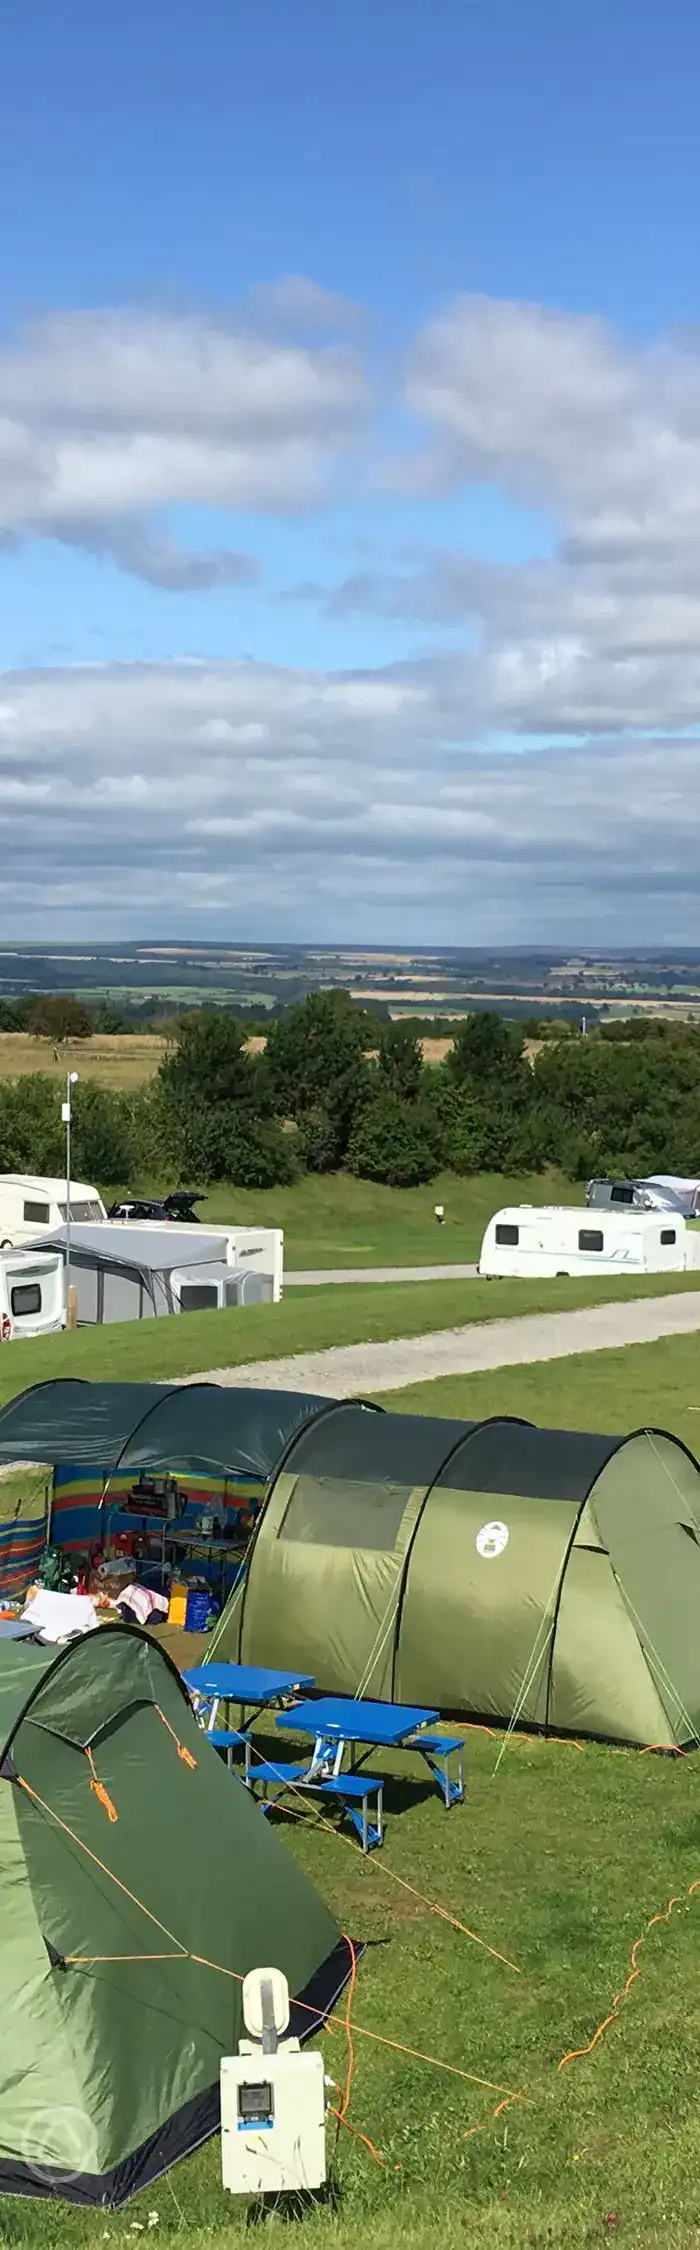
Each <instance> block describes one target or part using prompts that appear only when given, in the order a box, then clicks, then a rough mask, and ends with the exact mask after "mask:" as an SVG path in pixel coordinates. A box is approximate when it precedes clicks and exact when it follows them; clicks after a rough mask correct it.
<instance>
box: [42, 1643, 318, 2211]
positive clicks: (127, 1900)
mask: <svg viewBox="0 0 700 2250" xmlns="http://www.w3.org/2000/svg"><path fill="white" fill-rule="evenodd" d="M183 1752H185V1753H186V1754H187V1755H186V1756H183V1755H182V1753H183ZM115 1816H116V1817H115ZM0 1867H1V1869H2V1909H3V1911H2V1924H1V1927H0V2192H4V2193H11V2194H18V2195H32V2196H41V2195H52V2194H54V2195H55V2194H58V2195H61V2196H65V2197H67V2198H68V2199H69V2200H70V2201H71V2202H77V2203H84V2204H97V2205H103V2206H107V2207H112V2206H116V2205H119V2204H121V2203H123V2202H125V2201H126V2200H127V2199H128V2197H129V2196H130V2195H133V2194H134V2193H135V2191H136V2190H137V2189H138V2188H140V2187H143V2186H145V2185H146V2184H147V2183H148V2182H150V2181H152V2180H154V2179H157V2178H158V2177H159V2175H160V2174H161V2173H162V2172H164V2171H166V2170H167V2169H168V2167H169V2165H171V2164H172V2163H174V2162H175V2161H176V2159H178V2158H179V2157H181V2156H185V2155H187V2154H188V2153H189V2152H190V2151H191V2150H192V2149H194V2148H196V2147H198V2145H199V2143H200V2142H201V2141H203V2140H205V2139H206V2138H207V2137H208V2135H209V2134H210V2133H212V2132H214V2131H215V2130H216V2128H217V2126H218V2123H219V2062H220V2058H221V2056H222V2055H223V2054H230V2053H232V2052H235V2050H236V2047H237V2043H238V2039H239V2036H240V2033H241V2031H242V2016H241V1982H240V1980H241V1979H242V1977H243V1976H244V1975H245V1974H246V1972H247V1970H248V1969H250V1968H253V1967H255V1966H262V1965H264V1964H266V1963H267V1962H273V1963H274V1964H275V1965H277V1966H279V1967H280V1968H281V1969H283V1970H284V1972H285V1974H286V1976H287V1978H288V1981H289V1987H290V1992H292V1993H293V1994H294V1995H295V1996H296V1998H297V2000H298V2001H301V2002H304V2003H305V2005H304V2007H303V2008H302V2007H297V2008H296V2010H295V2019H294V2022H293V2029H294V2030H296V2032H297V2033H298V2035H299V2036H302V2037H304V2036H307V2035H308V2033H309V2031H310V2030H312V2029H314V2028H317V2026H318V2023H319V2021H320V2020H322V2017H323V2014H324V2012H325V2011H326V2009H327V2008H328V2006H329V2005H330V2004H331V2002H332V2000H333V1999H334V1998H335V1996H336V1994H337V1992H338V1991H339V1990H340V1988H341V1986H342V1984H343V1982H344V1979H345V1975H346V1972H347V1961H346V1952H347V1949H346V1947H345V1945H344V1944H343V1941H342V1940H341V1939H340V1935H339V1931H338V1929H337V1927H336V1925H335V1923H334V1921H333V1919H332V1917H331V1915H330V1914H329V1913H328V1912H327V1909H326V1907H325V1906H324V1905H323V1904H322V1903H321V1900H320V1899H319V1898H318V1897H317V1896H316V1893H315V1891H314V1890H313V1888H312V1886H311V1884H310V1883H309V1881H308V1879H307V1877H306V1876H305V1875H304V1874H303V1873H302V1870H301V1869H300V1868H299V1867H298V1866H297V1864H296V1862H295V1861H294V1859H293V1858H292V1856H291V1854H290V1853H289V1851H287V1850H286V1848H285V1846H284V1845H283V1844H282V1843H280V1841H279V1839H278V1838H277V1837H276V1836H275V1835H274V1833H273V1832H272V1831H271V1830H270V1829H269V1827H268V1825H267V1823H266V1822H265V1821H263V1820H261V1818H260V1812H259V1810H258V1809H257V1808H256V1807H255V1806H254V1805H253V1803H252V1802H251V1800H250V1798H249V1796H248V1794H247V1792H246V1790H245V1789H243V1788H242V1787H241V1786H240V1785H239V1783H238V1781H237V1780H236V1779H235V1778H232V1776H231V1775H230V1774H229V1773H228V1772H227V1771H226V1769H225V1767H224V1766H223V1765H222V1764H221V1762H220V1760H219V1758H218V1757H217V1754H216V1751H215V1750H213V1749H212V1748H211V1745H210V1744H209V1743H207V1742H206V1740H205V1738H204V1736H203V1735H202V1734H201V1732H200V1730H199V1728H198V1727H197V1725H196V1723H195V1720H194V1718H193V1715H192V1711H191V1708H190V1704H189V1701H188V1698H187V1695H186V1692H185V1689H184V1687H183V1685H182V1682H181V1680H180V1678H179V1675H178V1673H177V1672H176V1671H175V1668H174V1666H173V1665H172V1664H171V1662H170V1659H169V1657H167V1656H166V1655H165V1654H164V1653H163V1651H162V1650H161V1649H159V1648H158V1647H157V1646H156V1645H155V1644H154V1643H153V1642H152V1641H150V1640H149V1639H148V1638H147V1636H146V1635H145V1634H142V1633H139V1632H138V1631H134V1630H130V1629H129V1628H127V1627H125V1626H105V1627H102V1628H101V1629H100V1630H99V1631H98V1632H96V1633H92V1634H90V1635H88V1636H86V1637H85V1638H84V1639H82V1640H80V1641H77V1642H73V1643H71V1644H69V1645H68V1646H67V1647H66V1648H64V1649H63V1650H62V1651H61V1652H60V1654H58V1655H57V1654H56V1651H55V1650H47V1649H41V1648H36V1647H26V1646H24V1647H23V1646H22V1645H21V1644H18V1643H16V1642H8V1641H2V1642H0ZM315 2011H318V2012H317V2013H315Z"/></svg>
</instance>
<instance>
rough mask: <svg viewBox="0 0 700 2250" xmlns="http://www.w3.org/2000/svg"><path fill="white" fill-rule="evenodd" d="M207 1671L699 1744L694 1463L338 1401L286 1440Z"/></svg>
mask: <svg viewBox="0 0 700 2250" xmlns="http://www.w3.org/2000/svg"><path fill="white" fill-rule="evenodd" d="M216 1644H217V1655H219V1656H221V1657H224V1656H231V1657H235V1656H240V1657H241V1658H242V1659H243V1661H244V1662H246V1663H259V1664H269V1665H280V1666H287V1665H291V1666H292V1667H294V1668H295V1669H299V1670H303V1671H305V1672H310V1673H313V1674H314V1676H315V1678H316V1681H317V1684H318V1686H319V1687H320V1688H322V1689H324V1690H326V1691H329V1692H335V1693H336V1694H351V1695H355V1694H360V1695H368V1696H373V1697H379V1698H392V1699H395V1700H398V1701H400V1702H405V1703H411V1704H422V1705H425V1706H431V1707H433V1706H435V1707H438V1708H439V1709H441V1710H442V1711H444V1712H446V1713H465V1714H466V1713H468V1714H470V1715H472V1716H475V1717H480V1718H485V1719H488V1720H496V1721H500V1722H505V1723H511V1722H516V1721H520V1722H522V1724H524V1725H527V1726H532V1727H536V1728H544V1729H551V1730H552V1731H562V1732H564V1733H575V1734H587V1735H594V1736H600V1737H602V1738H604V1739H607V1740H615V1741H622V1742H628V1743H640V1744H652V1743H653V1744H662V1743H663V1744H666V1743H668V1744H686V1743H691V1742H694V1741H696V1740H697V1739H698V1738H700V1469H699V1468H698V1465H697V1463H696V1462H695V1461H694V1460H693V1458H692V1456H691V1455H690V1454H689V1453H688V1452H687V1451H686V1449H685V1447H684V1446H683V1445H681V1444H680V1443H679V1442H678V1441H677V1440H676V1439H674V1438H672V1437H670V1436H668V1435H667V1434H666V1433H665V1432H663V1431H657V1430H652V1429H647V1430H641V1431H638V1432H637V1433H636V1434H635V1435H634V1436H631V1437H627V1438H621V1437H600V1436H596V1435H586V1434H583V1433H578V1432H573V1431H567V1430H539V1429H535V1428H533V1427H531V1426H530V1425H529V1424H525V1423H519V1422H516V1421H507V1420H502V1421H498V1420H494V1421H491V1422H484V1423H476V1424H473V1425H469V1424H464V1423H462V1424H460V1423H456V1422H455V1423H450V1422H447V1421H438V1420H432V1419H431V1420H428V1419H427V1418H422V1417H421V1418H419V1417H417V1416H410V1415H394V1414H391V1413H388V1414H381V1415H375V1414H372V1413H368V1412H367V1411H366V1409H364V1408H362V1407H360V1406H357V1405H354V1404H352V1403H342V1402H339V1403H338V1404H337V1405H336V1406H335V1407H334V1409H333V1410H332V1411H326V1412H325V1413H324V1414H322V1415H318V1416H317V1417H316V1418H315V1419H314V1420H313V1421H311V1422H309V1423H308V1424H306V1426H305V1427H304V1428H302V1429H300V1430H298V1431H297V1434H296V1435H295V1436H294V1437H293V1438H292V1439H291V1440H290V1442H289V1444H288V1446H287V1448H286V1451H285V1454H284V1457H283V1460H282V1463H281V1466H280V1468H279V1470H278V1472H277V1475H276V1476H275V1478H274V1479H273V1480H272V1484H271V1488H270V1492H269V1496H268V1500H267V1504H266V1507H265V1509H264V1511H263V1514H262V1517H261V1520H260V1524H259V1527H258V1531H257V1533H256V1536H255V1538H254V1541H253V1544H252V1548H251V1553H250V1557H249V1564H248V1573H247V1579H246V1582H245V1585H244V1587H243V1589H242V1590H241V1589H239V1590H238V1591H237V1592H235V1593H234V1594H233V1595H232V1596H231V1598H230V1601H229V1603H228V1605H227V1609H226V1610H225V1611H224V1614H223V1617H222V1619H221V1622H220V1625H219V1628H218V1631H217V1635H216Z"/></svg>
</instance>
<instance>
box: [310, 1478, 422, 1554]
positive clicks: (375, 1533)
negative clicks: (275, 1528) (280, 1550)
mask: <svg viewBox="0 0 700 2250" xmlns="http://www.w3.org/2000/svg"><path fill="white" fill-rule="evenodd" d="M410 1494H411V1486H410V1485H403V1484H389V1483H386V1484H383V1485H367V1484H356V1483H355V1482H354V1480H353V1479H352V1478H351V1477H298V1478H297V1481H296V1484H295V1486H294V1491H293V1493H292V1497H291V1500H290V1502H289V1505H288V1507H287V1508H286V1509H285V1513H284V1516H283V1518H282V1522H281V1524H280V1528H279V1532H278V1538H280V1539H291V1540H294V1541H296V1542H299V1541H303V1542H305V1543H306V1544H307V1545H309V1546H316V1547H365V1548H367V1547H380V1548H384V1549H392V1548H394V1547H395V1546H396V1541H397V1539H398V1535H399V1531H400V1529H401V1524H402V1522H403V1517H404V1513H405V1509H406V1506H407V1503H408V1500H409V1499H410Z"/></svg>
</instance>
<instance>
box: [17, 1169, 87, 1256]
mask: <svg viewBox="0 0 700 2250" xmlns="http://www.w3.org/2000/svg"><path fill="white" fill-rule="evenodd" d="M70 1215H71V1224H74V1225H83V1224H84V1223H85V1222H86V1221H87V1220H90V1219H105V1218H106V1216H107V1214H106V1211H105V1207H104V1203H103V1201H102V1197H101V1195H98V1193H97V1188H94V1187H86V1186H85V1185H84V1183H83V1181H82V1180H71V1188H70ZM67 1217H68V1211H67V1206H66V1183H65V1180H47V1179H43V1178H41V1177H39V1176H38V1175H37V1174H35V1173H32V1172H0V1250H11V1249H14V1248H15V1246H16V1244H17V1243H18V1242H34V1241H36V1237H37V1235H39V1234H43V1233H46V1234H50V1233H51V1232H52V1229H53V1228H54V1227H60V1226H64V1225H65V1222H66V1219H67Z"/></svg>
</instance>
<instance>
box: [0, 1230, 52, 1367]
mask: <svg viewBox="0 0 700 2250" xmlns="http://www.w3.org/2000/svg"><path fill="white" fill-rule="evenodd" d="M63 1327H65V1290H64V1279H63V1259H62V1257H61V1255H60V1252H59V1251H57V1250H3V1251H0V1341H1V1342H2V1343H3V1344H5V1343H9V1342H10V1341H11V1339H12V1337H13V1336H52V1335H54V1334H55V1333H56V1331H57V1330H58V1329H59V1328H63Z"/></svg>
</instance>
